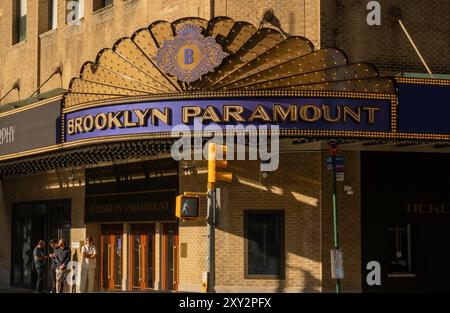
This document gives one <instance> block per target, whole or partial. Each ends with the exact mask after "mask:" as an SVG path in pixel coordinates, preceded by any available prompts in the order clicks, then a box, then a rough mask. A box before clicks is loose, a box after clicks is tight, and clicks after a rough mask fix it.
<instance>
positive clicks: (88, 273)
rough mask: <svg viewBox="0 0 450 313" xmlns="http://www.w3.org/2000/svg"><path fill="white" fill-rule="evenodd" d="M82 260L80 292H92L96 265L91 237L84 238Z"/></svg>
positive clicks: (95, 250) (95, 255) (95, 254)
mask: <svg viewBox="0 0 450 313" xmlns="http://www.w3.org/2000/svg"><path fill="white" fill-rule="evenodd" d="M81 254H82V255H83V262H82V264H81V282H80V283H81V285H80V291H81V292H83V293H84V292H94V281H95V269H96V267H97V249H96V248H95V245H94V242H93V240H92V237H90V236H89V237H87V238H86V244H85V245H84V246H83V248H81Z"/></svg>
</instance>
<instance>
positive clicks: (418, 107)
mask: <svg viewBox="0 0 450 313" xmlns="http://www.w3.org/2000/svg"><path fill="white" fill-rule="evenodd" d="M398 101H399V121H398V130H399V132H402V133H419V134H450V122H449V116H450V86H440V85H418V84H398Z"/></svg>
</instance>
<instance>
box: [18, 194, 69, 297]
mask: <svg viewBox="0 0 450 313" xmlns="http://www.w3.org/2000/svg"><path fill="white" fill-rule="evenodd" d="M70 205H71V204H70V200H55V201H40V202H29V203H15V204H13V208H12V209H13V214H12V215H13V216H12V225H13V230H12V258H11V268H12V273H11V274H12V285H13V286H14V287H21V288H30V289H31V288H34V287H35V285H36V279H37V277H36V272H35V271H34V270H33V266H32V264H33V249H34V248H35V247H36V245H37V243H38V241H39V240H44V241H45V243H46V246H45V253H46V254H48V253H49V252H50V251H51V248H50V243H49V242H50V240H51V239H56V240H58V239H61V238H64V239H65V240H66V242H70ZM46 265H47V266H48V268H47V271H46V273H47V275H49V273H50V271H49V267H50V264H49V262H47V263H46ZM50 281H51V280H50V278H49V277H44V289H49V287H50V283H49V282H50Z"/></svg>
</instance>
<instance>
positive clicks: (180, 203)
mask: <svg viewBox="0 0 450 313" xmlns="http://www.w3.org/2000/svg"><path fill="white" fill-rule="evenodd" d="M176 216H177V217H178V218H183V219H192V218H197V217H198V216H199V197H192V196H178V197H177V207H176Z"/></svg>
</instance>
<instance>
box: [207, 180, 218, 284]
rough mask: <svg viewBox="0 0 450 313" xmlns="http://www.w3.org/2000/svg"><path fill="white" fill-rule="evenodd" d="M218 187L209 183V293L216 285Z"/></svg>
mask: <svg viewBox="0 0 450 313" xmlns="http://www.w3.org/2000/svg"><path fill="white" fill-rule="evenodd" d="M215 217H216V186H215V183H209V182H208V211H207V218H206V226H207V236H208V244H207V248H206V272H207V275H208V278H207V284H208V285H207V292H214V285H215V268H216V259H215V247H216V225H215Z"/></svg>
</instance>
